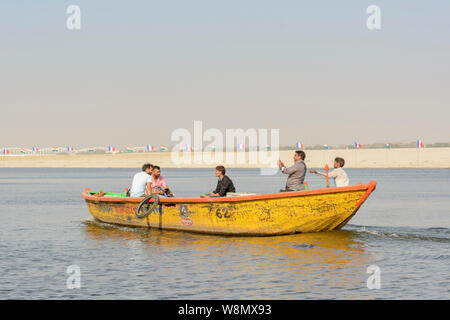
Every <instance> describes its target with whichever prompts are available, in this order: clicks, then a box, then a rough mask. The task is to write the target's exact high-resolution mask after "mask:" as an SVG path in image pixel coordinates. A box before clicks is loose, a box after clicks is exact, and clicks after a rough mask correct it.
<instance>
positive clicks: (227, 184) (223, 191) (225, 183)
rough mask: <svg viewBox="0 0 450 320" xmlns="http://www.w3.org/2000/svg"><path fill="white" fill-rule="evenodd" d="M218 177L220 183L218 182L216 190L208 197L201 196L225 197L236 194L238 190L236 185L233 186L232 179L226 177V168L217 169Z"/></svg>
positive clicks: (219, 167) (218, 167)
mask: <svg viewBox="0 0 450 320" xmlns="http://www.w3.org/2000/svg"><path fill="white" fill-rule="evenodd" d="M216 177H217V178H219V181H217V187H216V189H215V190H214V191H213V192H212V193H210V194H208V195H202V196H201V197H202V198H205V197H225V196H226V195H227V192H236V189H235V188H234V185H233V181H231V179H230V178H228V176H226V175H225V167H224V166H217V167H216Z"/></svg>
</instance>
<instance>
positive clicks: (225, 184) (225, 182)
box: [217, 177, 232, 197]
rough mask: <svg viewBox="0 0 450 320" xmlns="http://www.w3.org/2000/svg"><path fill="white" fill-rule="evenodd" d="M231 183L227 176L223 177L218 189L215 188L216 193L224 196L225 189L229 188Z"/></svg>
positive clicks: (225, 193)
mask: <svg viewBox="0 0 450 320" xmlns="http://www.w3.org/2000/svg"><path fill="white" fill-rule="evenodd" d="M231 184H232V182H231V179H229V178H228V177H226V178H224V179H223V180H222V184H221V186H220V189H219V190H217V193H218V194H219V196H221V197H225V196H226V195H227V190H228V189H229V187H230V186H231Z"/></svg>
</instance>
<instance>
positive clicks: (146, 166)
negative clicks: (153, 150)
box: [142, 163, 153, 171]
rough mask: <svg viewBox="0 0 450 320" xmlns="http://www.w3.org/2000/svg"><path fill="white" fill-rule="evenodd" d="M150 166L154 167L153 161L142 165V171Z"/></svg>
mask: <svg viewBox="0 0 450 320" xmlns="http://www.w3.org/2000/svg"><path fill="white" fill-rule="evenodd" d="M150 168H153V165H152V164H151V163H146V164H144V165H143V166H142V171H145V170H147V169H150Z"/></svg>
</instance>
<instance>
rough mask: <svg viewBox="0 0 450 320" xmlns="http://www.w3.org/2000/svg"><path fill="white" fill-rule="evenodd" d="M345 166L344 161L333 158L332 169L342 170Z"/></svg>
mask: <svg viewBox="0 0 450 320" xmlns="http://www.w3.org/2000/svg"><path fill="white" fill-rule="evenodd" d="M344 165H345V160H344V159H342V158H339V157H337V158H335V159H334V167H335V168H342V167H343V166H344Z"/></svg>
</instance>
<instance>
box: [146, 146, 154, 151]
mask: <svg viewBox="0 0 450 320" xmlns="http://www.w3.org/2000/svg"><path fill="white" fill-rule="evenodd" d="M154 150H155V147H154V146H151V145H147V151H154Z"/></svg>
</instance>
